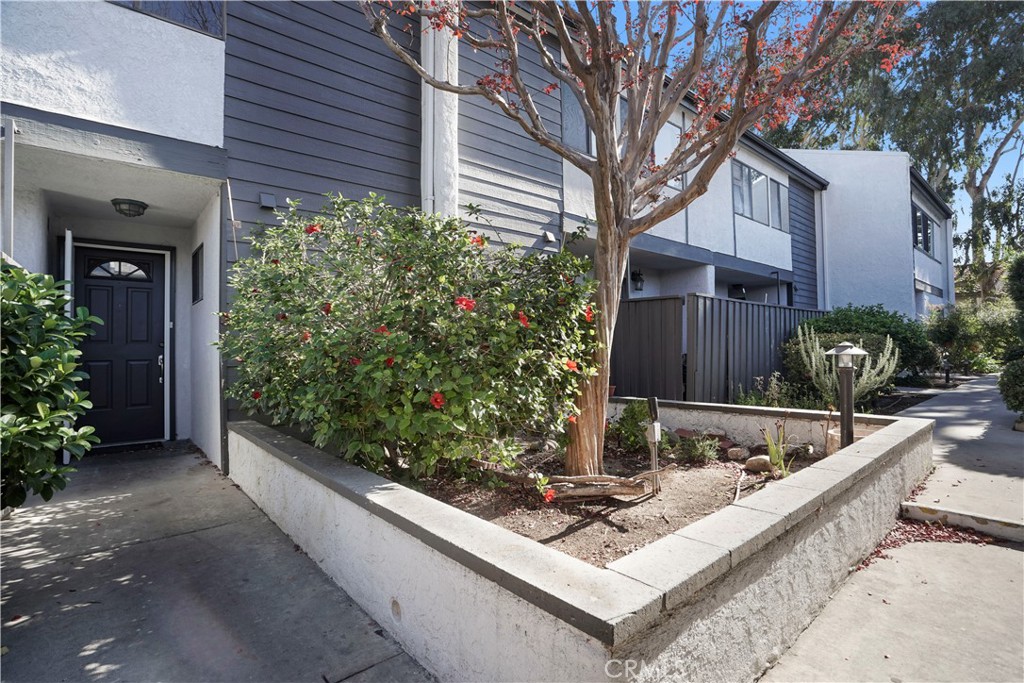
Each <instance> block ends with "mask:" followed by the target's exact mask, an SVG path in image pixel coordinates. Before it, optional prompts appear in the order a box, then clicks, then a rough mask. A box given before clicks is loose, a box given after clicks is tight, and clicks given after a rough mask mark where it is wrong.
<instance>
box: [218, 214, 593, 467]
mask: <svg viewBox="0 0 1024 683" xmlns="http://www.w3.org/2000/svg"><path fill="white" fill-rule="evenodd" d="M328 201H329V204H328V205H327V206H325V212H324V213H321V214H320V215H316V216H311V215H308V214H300V212H299V210H298V207H297V206H296V205H294V204H293V205H292V207H291V210H290V211H289V212H287V213H283V214H281V215H279V216H278V217H279V219H280V220H281V224H280V225H279V226H273V227H266V228H265V229H264V230H263V231H262V233H261V234H257V235H255V236H254V237H253V244H252V247H253V254H254V256H252V257H251V258H247V259H243V260H241V261H240V262H239V263H238V264H237V265H236V267H235V270H234V272H233V274H232V275H231V278H230V283H231V285H232V287H233V288H234V290H235V292H237V296H236V298H235V301H234V303H233V304H232V310H231V312H230V314H224V316H223V317H224V320H225V325H226V333H225V334H224V335H223V336H222V338H221V341H220V346H221V350H222V353H223V354H224V356H225V357H227V358H233V359H236V361H237V362H238V367H237V376H236V377H235V379H234V381H233V382H232V383H231V384H230V386H229V388H228V389H227V392H228V394H229V395H230V396H231V397H233V398H235V399H238V400H239V401H240V403H241V407H242V408H243V409H245V410H247V411H249V412H260V413H262V414H264V415H266V416H268V417H269V418H270V419H271V420H272V421H274V422H275V423H284V424H292V425H295V426H298V427H299V428H301V429H305V430H308V431H310V432H311V433H312V439H313V442H314V443H315V444H316V445H317V446H328V445H329V446H332V447H337V448H338V449H339V450H340V452H341V453H342V455H344V456H345V457H347V458H348V459H350V460H352V461H354V462H357V463H358V464H360V465H362V466H364V467H366V468H368V469H371V470H373V471H378V472H385V473H390V474H392V475H393V476H400V477H404V476H413V477H418V476H422V475H430V474H433V473H434V472H436V471H437V470H438V469H439V468H444V469H449V468H450V469H454V470H455V471H462V469H463V468H464V467H465V465H466V463H467V462H468V460H469V459H471V458H491V459H494V460H497V461H501V462H502V463H504V464H507V465H513V464H514V463H513V462H512V461H511V458H512V456H513V453H514V450H512V448H513V447H512V443H511V437H512V436H513V435H515V434H517V433H522V432H524V431H536V432H541V433H553V432H561V431H562V430H564V428H565V424H566V420H571V419H575V416H574V411H575V406H574V398H575V396H576V392H577V386H578V382H579V380H580V378H581V377H583V376H587V375H590V374H592V373H593V372H594V369H593V368H591V367H589V366H588V361H589V359H590V358H592V354H593V350H594V346H595V343H596V342H595V339H596V334H595V332H594V324H593V320H594V316H595V315H598V313H597V312H595V311H593V310H592V309H591V308H590V306H589V304H588V301H589V300H590V296H591V294H592V291H593V282H592V281H591V280H588V279H587V278H586V273H588V272H589V270H590V268H591V265H590V263H589V262H588V261H586V260H585V259H581V258H579V257H576V256H573V255H572V254H571V253H570V252H569V251H568V250H566V251H563V252H561V253H557V254H545V253H541V252H537V251H533V252H530V253H528V254H525V255H524V254H523V253H521V252H519V251H517V250H514V249H512V248H505V249H497V250H491V249H488V248H487V246H486V243H485V240H484V239H483V238H482V237H480V236H477V235H475V234H473V233H472V232H470V231H467V229H466V226H465V224H464V223H463V222H462V221H461V220H460V219H457V218H443V217H441V216H437V215H427V214H424V213H423V212H421V211H418V210H411V209H402V210H399V209H396V208H392V207H390V206H387V205H385V204H384V202H383V200H382V199H381V198H379V197H376V196H372V195H371V197H370V198H368V199H365V200H363V201H352V200H347V199H344V198H342V197H329V198H328Z"/></svg>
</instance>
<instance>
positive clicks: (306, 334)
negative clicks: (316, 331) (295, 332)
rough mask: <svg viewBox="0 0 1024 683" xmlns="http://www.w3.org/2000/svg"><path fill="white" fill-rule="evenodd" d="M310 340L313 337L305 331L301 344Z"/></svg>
mask: <svg viewBox="0 0 1024 683" xmlns="http://www.w3.org/2000/svg"><path fill="white" fill-rule="evenodd" d="M312 338H313V335H312V334H310V333H309V330H306V331H305V332H303V333H302V342H303V343H306V342H308V341H309V340H310V339H312Z"/></svg>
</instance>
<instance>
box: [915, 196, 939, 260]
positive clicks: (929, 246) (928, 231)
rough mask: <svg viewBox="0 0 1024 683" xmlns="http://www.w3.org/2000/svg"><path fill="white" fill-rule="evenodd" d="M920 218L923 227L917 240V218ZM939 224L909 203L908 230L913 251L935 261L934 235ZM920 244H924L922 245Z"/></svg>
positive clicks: (919, 208) (918, 207)
mask: <svg viewBox="0 0 1024 683" xmlns="http://www.w3.org/2000/svg"><path fill="white" fill-rule="evenodd" d="M919 216H920V217H921V219H922V221H923V223H924V225H923V226H922V229H921V237H920V240H919V239H918V224H917V223H918V217H919ZM938 227H939V222H938V221H937V220H935V219H934V218H932V217H931V215H929V214H928V212H927V211H925V210H924V209H922V208H921V207H920V206H918V205H917V204H916V203H915V202H911V203H910V229H911V239H912V240H913V244H914V249H916V250H917V251H919V252H921V253H922V254H924V255H926V256H929V257H931V258H933V259H935V260H938V259H937V258H936V257H935V234H936V233H937V232H938ZM921 242H923V243H924V244H923V245H922V244H921Z"/></svg>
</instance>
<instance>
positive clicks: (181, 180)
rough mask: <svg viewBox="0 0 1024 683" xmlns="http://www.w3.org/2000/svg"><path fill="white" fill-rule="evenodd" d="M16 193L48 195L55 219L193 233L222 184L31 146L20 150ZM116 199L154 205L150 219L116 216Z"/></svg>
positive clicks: (16, 166)
mask: <svg viewBox="0 0 1024 683" xmlns="http://www.w3.org/2000/svg"><path fill="white" fill-rule="evenodd" d="M14 183H15V190H42V191H43V193H44V194H45V196H46V199H47V203H48V205H49V212H50V214H51V215H56V216H63V217H67V218H71V219H75V218H88V219H99V220H104V221H114V222H118V221H124V222H126V223H131V224H132V225H153V226H158V227H162V228H186V229H187V228H191V227H192V225H193V224H194V223H195V221H196V219H197V218H198V217H199V214H200V213H201V212H202V210H203V208H205V207H206V205H207V203H208V202H209V201H210V199H211V198H212V197H213V196H215V195H216V193H217V191H218V189H219V188H220V184H221V181H219V180H216V179H212V178H203V177H199V176H192V175H186V174H183V173H175V172H172V171H164V170H159V169H153V168H148V167H144V166H136V165H133V164H130V163H118V162H113V161H109V160H104V159H96V158H91V157H86V156H81V155H77V154H68V153H65V152H59V151H55V150H51V149H45V148H41V147H32V146H27V145H20V146H16V148H15V171H14ZM115 197H126V198H129V199H137V200H139V201H142V202H145V203H146V204H149V209H147V210H146V213H145V215H144V216H141V217H139V218H125V217H123V216H121V215H119V214H118V213H116V212H115V211H114V207H113V206H111V204H110V200H111V199H114V198H115Z"/></svg>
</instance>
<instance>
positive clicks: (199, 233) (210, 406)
mask: <svg viewBox="0 0 1024 683" xmlns="http://www.w3.org/2000/svg"><path fill="white" fill-rule="evenodd" d="M220 224H221V221H220V194H219V193H218V194H217V195H216V196H214V197H213V198H212V199H210V203H209V204H208V205H207V206H206V208H205V209H203V212H202V214H200V216H199V219H198V220H197V221H196V226H195V229H194V230H193V232H192V246H191V248H190V250H189V252H188V261H189V263H190V264H191V260H192V253H193V252H194V251H195V250H196V248H197V247H198V246H199V245H200V244H201V245H203V299H202V301H199V302H198V303H194V304H192V305H191V311H190V318H191V321H190V322H191V329H190V347H191V354H190V355H191V371H192V378H191V379H192V402H191V405H190V408H191V411H192V430H191V439H192V443H194V444H195V445H196V446H198V447H199V448H201V449H202V450H203V452H204V453H206V456H207V457H208V458H209V459H210V460H211V462H213V464H215V465H217V467H222V458H221V441H220V432H221V430H220V418H221V411H220V354H219V353H218V351H217V349H216V348H214V346H213V342H214V341H216V339H217V331H218V323H217V311H218V308H219V307H220V306H219V303H220V302H219V298H220V277H219V275H220V274H219V267H220V263H221V261H220V238H219V237H220ZM189 271H190V273H191V265H190V268H189ZM189 284H190V283H189Z"/></svg>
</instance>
